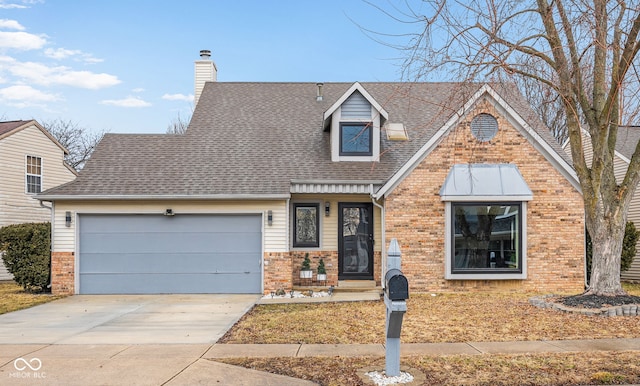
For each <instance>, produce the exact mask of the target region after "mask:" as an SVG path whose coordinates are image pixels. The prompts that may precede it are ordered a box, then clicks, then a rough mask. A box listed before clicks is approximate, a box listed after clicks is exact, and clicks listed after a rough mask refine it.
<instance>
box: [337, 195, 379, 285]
mask: <svg viewBox="0 0 640 386" xmlns="http://www.w3.org/2000/svg"><path fill="white" fill-rule="evenodd" d="M338 210H339V216H340V217H339V222H338V271H339V272H338V279H339V280H358V279H360V280H373V206H372V205H371V204H370V203H350V202H342V203H339V204H338Z"/></svg>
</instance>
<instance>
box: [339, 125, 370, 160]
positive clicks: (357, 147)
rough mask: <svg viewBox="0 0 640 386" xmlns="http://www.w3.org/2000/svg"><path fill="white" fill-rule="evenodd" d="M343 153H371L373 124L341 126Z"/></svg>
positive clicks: (341, 149) (341, 151)
mask: <svg viewBox="0 0 640 386" xmlns="http://www.w3.org/2000/svg"><path fill="white" fill-rule="evenodd" d="M340 136H341V137H340V153H341V154H363V155H370V154H371V125H368V124H367V125H365V124H356V125H351V124H350V125H346V124H343V125H342V126H340Z"/></svg>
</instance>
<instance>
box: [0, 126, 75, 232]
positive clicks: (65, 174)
mask: <svg viewBox="0 0 640 386" xmlns="http://www.w3.org/2000/svg"><path fill="white" fill-rule="evenodd" d="M27 155H32V156H37V157H41V158H42V190H43V191H44V190H46V189H50V188H53V187H56V186H58V185H61V184H64V183H66V182H69V181H71V180H73V179H74V178H75V175H74V174H73V173H72V172H71V171H70V170H69V169H68V168H67V167H66V166H65V165H64V153H63V151H62V150H61V149H60V148H59V147H58V146H57V145H56V144H55V143H53V142H52V141H51V140H50V139H49V137H47V136H46V135H45V134H43V133H42V132H41V131H40V129H38V128H37V127H36V126H31V127H28V128H26V129H23V130H21V131H19V132H17V133H15V134H12V135H10V136H8V137H6V138H4V139H2V140H0V159H1V160H2V163H1V165H2V173H1V177H0V179H1V181H0V227H2V226H5V225H9V224H18V223H27V222H45V221H51V212H50V210H49V209H47V208H43V207H41V206H40V202H39V201H38V200H36V199H35V198H34V195H33V194H27V193H26V185H25V180H26V177H25V176H26V167H25V164H26V157H27Z"/></svg>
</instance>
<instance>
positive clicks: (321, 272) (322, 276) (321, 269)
mask: <svg viewBox="0 0 640 386" xmlns="http://www.w3.org/2000/svg"><path fill="white" fill-rule="evenodd" d="M317 276H318V281H326V280H327V269H326V268H325V266H324V260H323V259H322V258H320V261H319V262H318V275H317Z"/></svg>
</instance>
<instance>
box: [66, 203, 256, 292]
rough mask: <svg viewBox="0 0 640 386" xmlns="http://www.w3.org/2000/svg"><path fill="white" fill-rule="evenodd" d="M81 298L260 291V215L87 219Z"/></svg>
mask: <svg viewBox="0 0 640 386" xmlns="http://www.w3.org/2000/svg"><path fill="white" fill-rule="evenodd" d="M78 223H79V237H80V241H79V253H80V256H79V267H78V271H79V280H80V285H79V292H80V293H81V294H154V293H260V292H262V285H261V284H262V266H261V261H262V226H261V224H262V222H261V216H260V215H184V214H183V215H181V214H178V215H175V216H163V215H95V214H92V215H88V214H84V215H80V216H79V221H78Z"/></svg>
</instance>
